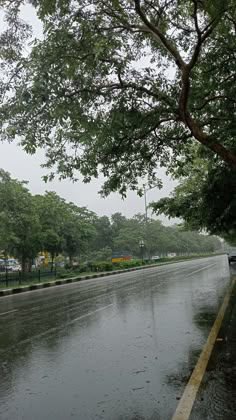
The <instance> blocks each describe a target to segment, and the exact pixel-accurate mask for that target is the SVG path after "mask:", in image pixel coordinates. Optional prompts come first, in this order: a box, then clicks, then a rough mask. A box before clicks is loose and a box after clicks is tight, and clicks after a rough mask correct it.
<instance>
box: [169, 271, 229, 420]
mask: <svg viewBox="0 0 236 420" xmlns="http://www.w3.org/2000/svg"><path fill="white" fill-rule="evenodd" d="M235 284H236V277H235V278H234V280H233V282H232V283H231V285H230V287H229V289H228V291H227V293H226V295H225V298H224V301H223V303H222V305H221V308H220V310H219V312H218V315H217V317H216V320H215V322H214V325H213V327H212V329H211V332H210V334H209V336H208V339H207V341H206V343H205V345H204V347H203V350H202V352H201V354H200V357H199V359H198V362H197V364H196V366H195V368H194V370H193V373H192V375H191V377H190V379H189V381H188V383H187V385H186V388H185V390H184V393H183V395H182V398H181V399H180V402H179V404H178V407H177V409H176V411H175V414H174V416H173V417H172V420H188V419H189V417H190V414H191V411H192V408H193V404H194V401H195V399H196V395H197V392H198V389H199V387H200V385H201V382H202V379H203V376H204V374H205V371H206V368H207V365H208V362H209V359H210V356H211V353H212V350H213V348H214V345H215V342H216V338H217V335H218V333H219V330H220V327H221V324H222V321H223V318H224V315H225V312H226V309H227V306H228V303H229V299H230V296H231V293H232V291H233V288H234V285H235Z"/></svg>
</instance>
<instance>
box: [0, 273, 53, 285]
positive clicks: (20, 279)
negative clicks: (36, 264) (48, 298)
mask: <svg viewBox="0 0 236 420" xmlns="http://www.w3.org/2000/svg"><path fill="white" fill-rule="evenodd" d="M55 277H56V271H55V270H54V271H44V270H34V271H31V272H26V273H22V272H21V271H17V272H12V271H8V270H7V271H5V272H0V287H9V286H15V285H21V284H25V283H26V284H27V283H34V282H35V283H37V282H40V281H42V280H46V279H52V278H55Z"/></svg>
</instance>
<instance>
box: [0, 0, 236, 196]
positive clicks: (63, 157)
mask: <svg viewBox="0 0 236 420" xmlns="http://www.w3.org/2000/svg"><path fill="white" fill-rule="evenodd" d="M2 3H3V4H5V5H7V4H9V3H10V5H11V9H9V10H10V13H9V14H8V23H9V27H12V28H14V32H13V33H14V35H15V36H14V39H13V41H14V42H12V45H13V47H12V49H11V50H12V54H11V55H10V56H9V52H8V50H7V48H5V49H4V47H6V45H7V42H8V44H9V33H6V34H5V37H3V39H2V40H1V41H2V44H3V51H4V54H5V55H4V54H3V55H2V58H3V63H4V64H5V65H7V66H8V67H9V66H10V67H11V71H9V73H8V74H10V81H9V80H8V79H7V77H6V76H5V77H3V79H2V87H1V92H2V107H1V110H0V117H1V121H2V124H1V128H2V129H1V131H2V136H5V137H7V138H8V139H14V138H20V139H21V143H22V145H23V147H24V148H25V150H27V151H28V152H30V153H33V152H35V150H36V149H37V147H43V148H45V150H46V155H47V166H48V167H49V168H50V169H52V174H51V176H53V173H54V172H55V165H56V167H57V171H58V172H59V173H60V174H61V176H70V177H76V175H75V174H74V170H77V169H78V170H79V171H80V172H81V173H82V175H83V176H84V180H85V181H89V180H90V178H91V177H92V176H95V177H96V176H98V173H99V172H102V173H103V175H105V177H106V178H107V181H106V182H105V184H104V187H103V192H104V193H108V192H110V191H113V190H119V191H120V192H121V193H125V191H126V188H127V186H128V187H131V188H137V186H138V177H140V176H144V175H147V176H148V178H149V181H150V182H151V181H153V180H154V178H155V172H156V168H157V165H158V164H159V165H164V166H167V167H169V169H170V170H171V169H172V168H173V166H176V164H179V163H180V164H181V163H182V157H185V156H187V157H189V159H191V145H192V143H194V141H198V142H199V144H202V145H204V146H205V147H206V148H207V149H208V150H209V158H210V159H211V160H214V161H215V162H216V164H217V165H220V161H221V160H222V161H224V162H225V163H226V164H227V165H228V166H229V167H230V168H231V170H232V171H235V168H236V146H235V131H236V126H235V103H236V100H235V97H236V84H235V49H236V44H235V34H236V29H235V28H236V16H235V13H236V12H235V4H234V3H235V2H234V0H207V1H205V0H178V1H177V0H173V1H168V0H156V1H154V0H80V1H74V0H54V1H51V0H32V1H30V3H32V4H33V5H34V7H35V8H36V11H37V14H38V17H39V18H40V19H41V21H42V23H43V27H44V39H43V40H41V41H35V42H34V44H33V47H32V50H31V52H30V54H29V55H28V56H25V53H24V52H22V50H21V48H20V46H19V42H18V39H19V38H20V37H21V38H24V37H25V33H26V31H22V25H21V24H20V23H19V20H18V21H17V22H18V26H17V25H16V28H15V26H14V22H15V21H16V19H17V11H18V10H19V9H17V7H18V6H19V5H20V3H22V1H20V0H11V1H10V2H9V0H3V1H2ZM14 5H15V7H13V6H14ZM9 16H10V17H9ZM12 30H13V29H12ZM17 30H18V32H17ZM17 34H18V37H17ZM8 92H9V94H8ZM49 176H50V175H49Z"/></svg>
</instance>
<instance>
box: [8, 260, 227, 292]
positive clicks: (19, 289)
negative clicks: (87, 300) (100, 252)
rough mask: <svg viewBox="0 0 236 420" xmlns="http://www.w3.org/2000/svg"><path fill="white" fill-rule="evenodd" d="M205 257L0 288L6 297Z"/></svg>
mask: <svg viewBox="0 0 236 420" xmlns="http://www.w3.org/2000/svg"><path fill="white" fill-rule="evenodd" d="M219 255H222V254H219ZM219 255H212V256H210V258H212V257H218V256H219ZM203 258H209V255H208V256H207V257H195V258H189V259H185V260H179V261H169V262H164V263H160V264H150V265H145V266H141V267H133V268H126V269H124V270H117V271H107V272H106V273H100V274H92V275H90V276H81V277H71V278H69V279H61V280H56V281H52V282H47V283H37V284H31V285H29V286H22V287H15V288H12V289H3V290H0V298H1V297H5V296H10V295H16V294H22V293H26V292H32V291H35V290H40V289H46V288H49V287H56V286H62V285H65V284H71V283H77V282H79V281H83V280H92V279H97V278H101V277H108V276H114V275H117V274H122V273H127V272H131V271H139V270H145V269H147V268H155V267H161V266H163V265H171V264H178V263H180V262H187V261H193V260H199V259H203Z"/></svg>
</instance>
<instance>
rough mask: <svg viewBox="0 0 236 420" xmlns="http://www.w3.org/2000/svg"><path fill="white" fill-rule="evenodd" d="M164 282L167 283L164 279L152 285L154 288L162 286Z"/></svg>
mask: <svg viewBox="0 0 236 420" xmlns="http://www.w3.org/2000/svg"><path fill="white" fill-rule="evenodd" d="M164 283H166V281H162V282H161V283H158V284H156V286H152V289H155V288H156V287H160V286H161V285H162V284H164Z"/></svg>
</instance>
